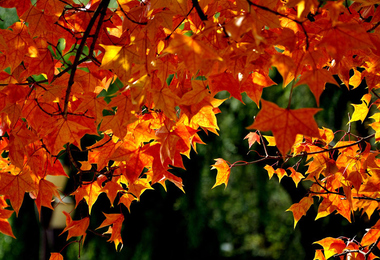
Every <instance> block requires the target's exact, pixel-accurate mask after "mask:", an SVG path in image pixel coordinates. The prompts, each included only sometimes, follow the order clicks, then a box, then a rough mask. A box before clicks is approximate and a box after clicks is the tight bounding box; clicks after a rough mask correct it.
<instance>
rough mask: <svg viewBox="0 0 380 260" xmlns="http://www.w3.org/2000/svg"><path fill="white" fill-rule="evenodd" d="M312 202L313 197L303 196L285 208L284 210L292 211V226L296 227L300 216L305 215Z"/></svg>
mask: <svg viewBox="0 0 380 260" xmlns="http://www.w3.org/2000/svg"><path fill="white" fill-rule="evenodd" d="M312 204H313V198H311V197H304V198H302V199H301V200H300V202H298V203H294V204H293V205H292V206H291V207H290V208H288V209H287V210H286V211H291V212H293V217H294V227H296V225H297V223H298V221H299V220H300V219H301V217H302V216H305V215H306V212H307V211H308V210H309V208H310V206H311V205H312Z"/></svg>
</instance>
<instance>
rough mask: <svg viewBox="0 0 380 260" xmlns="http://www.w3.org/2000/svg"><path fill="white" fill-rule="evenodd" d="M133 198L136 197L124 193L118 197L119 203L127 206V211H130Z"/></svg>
mask: <svg viewBox="0 0 380 260" xmlns="http://www.w3.org/2000/svg"><path fill="white" fill-rule="evenodd" d="M134 200H137V199H136V197H134V196H133V195H131V194H128V193H125V194H123V196H121V197H120V198H119V204H120V203H121V204H123V205H124V206H126V207H127V209H128V211H129V212H131V204H132V202H133V201H134Z"/></svg>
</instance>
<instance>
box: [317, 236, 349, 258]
mask: <svg viewBox="0 0 380 260" xmlns="http://www.w3.org/2000/svg"><path fill="white" fill-rule="evenodd" d="M313 244H320V245H321V246H322V247H323V250H324V255H325V257H326V259H329V258H330V257H331V256H333V255H335V254H339V253H341V252H342V251H343V249H344V248H346V243H344V241H343V240H341V239H338V238H332V237H326V238H324V239H321V240H319V241H316V242H314V243H313Z"/></svg>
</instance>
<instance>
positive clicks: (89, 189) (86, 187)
mask: <svg viewBox="0 0 380 260" xmlns="http://www.w3.org/2000/svg"><path fill="white" fill-rule="evenodd" d="M102 192H104V191H103V189H102V187H100V184H99V182H98V181H93V182H90V183H86V184H83V185H82V187H79V188H78V189H76V190H75V191H74V192H73V193H72V195H75V201H76V205H75V207H77V206H78V204H79V202H80V201H81V200H82V199H84V200H85V201H86V202H87V205H88V212H89V214H91V210H92V206H93V205H94V204H95V202H96V201H97V199H98V197H99V195H100V193H102Z"/></svg>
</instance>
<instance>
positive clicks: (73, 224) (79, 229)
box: [60, 211, 90, 241]
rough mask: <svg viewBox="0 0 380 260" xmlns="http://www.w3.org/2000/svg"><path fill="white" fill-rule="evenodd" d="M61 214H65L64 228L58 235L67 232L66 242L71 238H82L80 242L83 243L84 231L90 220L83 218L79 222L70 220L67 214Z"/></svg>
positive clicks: (64, 212)
mask: <svg viewBox="0 0 380 260" xmlns="http://www.w3.org/2000/svg"><path fill="white" fill-rule="evenodd" d="M63 214H65V216H66V227H65V229H64V230H63V231H62V233H61V234H60V235H62V234H63V233H65V232H66V231H68V234H67V239H66V240H69V239H70V238H71V237H80V236H83V240H82V241H84V239H85V238H86V230H87V228H88V225H89V224H90V218H89V217H85V218H83V219H81V220H72V218H71V216H70V214H69V213H67V212H66V211H63Z"/></svg>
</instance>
